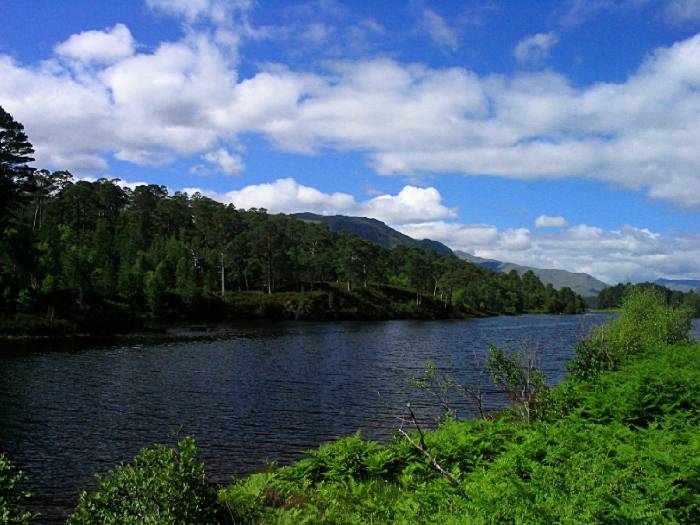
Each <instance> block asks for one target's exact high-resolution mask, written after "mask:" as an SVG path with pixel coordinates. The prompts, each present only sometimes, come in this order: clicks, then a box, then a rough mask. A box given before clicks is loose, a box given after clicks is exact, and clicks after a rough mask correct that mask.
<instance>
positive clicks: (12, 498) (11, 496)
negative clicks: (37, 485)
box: [0, 454, 33, 525]
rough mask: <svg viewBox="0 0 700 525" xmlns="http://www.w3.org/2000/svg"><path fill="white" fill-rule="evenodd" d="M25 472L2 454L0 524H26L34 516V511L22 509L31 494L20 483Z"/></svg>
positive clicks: (0, 460)
mask: <svg viewBox="0 0 700 525" xmlns="http://www.w3.org/2000/svg"><path fill="white" fill-rule="evenodd" d="M23 479H24V474H23V473H22V472H21V471H18V470H17V469H15V467H14V466H13V465H12V463H11V462H10V461H9V460H8V459H7V458H6V457H5V455H4V454H0V524H2V525H25V524H28V523H29V522H30V520H31V518H32V516H33V515H32V513H31V512H29V511H26V510H21V508H20V507H22V506H23V505H26V503H27V499H28V498H29V494H28V493H27V492H25V491H22V490H21V489H20V487H19V484H20V483H21V482H22V480H23Z"/></svg>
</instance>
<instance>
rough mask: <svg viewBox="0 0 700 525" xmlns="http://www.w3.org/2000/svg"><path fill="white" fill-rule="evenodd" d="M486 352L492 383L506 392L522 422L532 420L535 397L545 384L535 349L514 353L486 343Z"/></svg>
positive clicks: (536, 397)
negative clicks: (488, 355)
mask: <svg viewBox="0 0 700 525" xmlns="http://www.w3.org/2000/svg"><path fill="white" fill-rule="evenodd" d="M489 353H490V357H489V362H488V365H489V369H490V371H491V379H493V382H494V384H495V385H496V386H497V387H499V388H500V389H501V390H503V391H504V392H506V393H507V394H508V396H509V397H510V399H511V401H513V402H514V403H515V409H516V411H517V412H518V414H519V416H520V418H521V419H522V420H523V421H527V422H530V421H532V419H533V418H534V416H535V413H536V410H537V404H538V396H539V395H540V394H541V393H542V391H543V390H544V389H545V387H546V383H545V379H546V378H545V375H544V373H543V372H542V370H540V369H539V368H538V367H537V363H536V362H535V360H536V354H535V352H534V351H529V352H513V351H509V350H505V349H502V348H497V347H496V346H494V345H489Z"/></svg>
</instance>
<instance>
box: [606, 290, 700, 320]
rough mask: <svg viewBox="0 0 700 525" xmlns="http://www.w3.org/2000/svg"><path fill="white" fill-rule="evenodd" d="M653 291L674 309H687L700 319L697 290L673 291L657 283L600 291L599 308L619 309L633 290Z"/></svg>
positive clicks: (699, 302)
mask: <svg viewBox="0 0 700 525" xmlns="http://www.w3.org/2000/svg"><path fill="white" fill-rule="evenodd" d="M635 288H636V289H639V290H651V291H653V292H654V293H656V294H658V295H661V296H662V297H663V298H664V301H665V303H666V304H667V305H668V306H671V307H673V308H681V307H684V308H687V309H689V310H690V311H691V312H692V315H693V317H700V294H698V292H697V291H696V290H690V291H687V292H681V291H680V290H671V289H670V288H667V287H665V286H661V285H659V284H656V283H639V284H632V283H627V284H622V283H620V284H616V285H615V286H610V287H608V288H605V289H603V290H601V291H600V293H599V294H598V297H597V300H596V302H597V306H598V308H619V307H620V306H621V305H622V303H623V302H624V299H625V297H626V296H627V295H628V294H629V293H630V290H632V289H635Z"/></svg>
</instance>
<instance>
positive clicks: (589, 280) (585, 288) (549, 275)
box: [455, 251, 608, 297]
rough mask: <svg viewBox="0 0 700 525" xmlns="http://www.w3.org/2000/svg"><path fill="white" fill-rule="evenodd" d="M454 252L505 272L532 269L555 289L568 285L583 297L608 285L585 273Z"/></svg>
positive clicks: (595, 293) (470, 260) (596, 293)
mask: <svg viewBox="0 0 700 525" xmlns="http://www.w3.org/2000/svg"><path fill="white" fill-rule="evenodd" d="M455 254H456V255H457V257H459V258H460V259H464V260H465V261H468V262H470V263H472V264H476V265H477V266H481V267H482V268H488V269H490V270H494V271H497V272H503V273H507V272H509V271H511V270H515V271H516V272H518V273H519V274H520V275H522V274H524V273H525V272H527V271H532V273H534V274H535V275H536V276H537V277H539V278H540V280H541V281H542V282H543V283H545V284H550V283H551V285H552V286H554V288H557V289H560V288H563V287H564V286H568V287H569V288H571V289H572V290H573V291H574V292H576V293H577V294H579V295H581V296H583V297H593V296H595V295H598V293H599V292H600V291H601V290H602V289H603V288H606V287H607V286H608V285H607V284H605V283H604V282H603V281H600V280H598V279H596V278H595V277H593V276H592V275H588V274H587V273H574V272H568V271H566V270H557V269H544V268H533V267H531V266H521V265H519V264H514V263H507V262H501V261H496V260H494V259H483V258H481V257H476V256H474V255H471V254H468V253H466V252H461V251H456V252H455Z"/></svg>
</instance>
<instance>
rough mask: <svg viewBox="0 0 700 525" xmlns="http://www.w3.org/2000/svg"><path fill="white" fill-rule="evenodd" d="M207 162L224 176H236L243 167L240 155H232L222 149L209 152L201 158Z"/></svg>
mask: <svg viewBox="0 0 700 525" xmlns="http://www.w3.org/2000/svg"><path fill="white" fill-rule="evenodd" d="M202 158H203V159H204V160H206V161H207V162H211V163H212V164H216V166H217V167H218V169H219V171H220V172H221V173H224V174H226V175H238V174H239V173H241V172H242V171H243V170H244V168H245V166H244V164H243V160H242V159H241V157H240V155H237V154H233V153H231V152H229V151H228V150H226V149H224V148H219V149H217V150H215V151H210V152H208V153H206V154H204V155H203V156H202Z"/></svg>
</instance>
